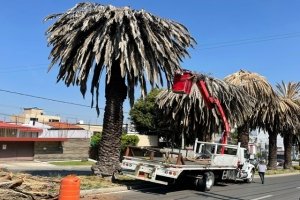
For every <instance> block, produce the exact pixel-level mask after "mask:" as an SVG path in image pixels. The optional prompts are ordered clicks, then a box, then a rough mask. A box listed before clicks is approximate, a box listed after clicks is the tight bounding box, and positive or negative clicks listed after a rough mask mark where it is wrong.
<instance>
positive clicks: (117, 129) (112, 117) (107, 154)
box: [92, 65, 127, 177]
mask: <svg viewBox="0 0 300 200" xmlns="http://www.w3.org/2000/svg"><path fill="white" fill-rule="evenodd" d="M106 79H107V77H106ZM126 94H127V87H126V85H125V81H124V78H122V77H121V73H120V67H119V66H116V65H114V66H113V67H112V75H111V80H110V82H109V84H108V85H107V86H106V88H105V97H106V106H105V111H104V119H103V125H104V126H103V132H102V138H101V141H100V144H99V160H98V162H97V163H96V164H95V165H93V166H92V171H93V172H94V174H96V175H99V176H102V177H107V176H109V177H110V176H112V175H113V173H114V172H116V171H117V170H119V169H120V160H119V158H120V148H121V135H122V125H123V103H124V100H125V98H126Z"/></svg>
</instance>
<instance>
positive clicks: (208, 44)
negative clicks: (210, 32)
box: [200, 32, 300, 46]
mask: <svg viewBox="0 0 300 200" xmlns="http://www.w3.org/2000/svg"><path fill="white" fill-rule="evenodd" d="M299 35H300V32H292V33H284V34H276V35H268V36H260V37H252V38H245V39H239V40H231V41H224V42H215V43H206V44H205V43H204V44H200V45H201V46H214V45H222V44H228V43H236V42H245V41H249V40H261V39H270V38H278V37H283V36H299Z"/></svg>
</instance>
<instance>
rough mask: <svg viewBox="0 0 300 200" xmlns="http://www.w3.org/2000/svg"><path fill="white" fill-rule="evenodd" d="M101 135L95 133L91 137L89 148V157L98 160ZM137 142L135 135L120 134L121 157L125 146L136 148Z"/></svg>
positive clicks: (137, 138)
mask: <svg viewBox="0 0 300 200" xmlns="http://www.w3.org/2000/svg"><path fill="white" fill-rule="evenodd" d="M101 136H102V133H100V132H97V133H95V134H94V135H93V136H92V137H91V146H90V151H89V157H90V158H92V159H94V160H98V149H99V143H100V140H101ZM138 142H139V137H138V136H136V135H127V134H122V137H121V155H123V154H124V151H125V149H126V147H127V146H136V145H137V144H138Z"/></svg>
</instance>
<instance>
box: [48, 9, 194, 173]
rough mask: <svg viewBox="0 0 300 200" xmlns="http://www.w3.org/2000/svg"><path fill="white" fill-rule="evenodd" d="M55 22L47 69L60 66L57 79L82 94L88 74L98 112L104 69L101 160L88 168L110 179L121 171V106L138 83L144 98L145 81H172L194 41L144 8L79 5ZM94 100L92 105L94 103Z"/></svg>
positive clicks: (181, 28)
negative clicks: (104, 102)
mask: <svg viewBox="0 0 300 200" xmlns="http://www.w3.org/2000/svg"><path fill="white" fill-rule="evenodd" d="M52 19H56V21H55V22H54V23H53V25H51V26H50V27H49V28H48V30H47V32H46V35H47V37H48V44H49V45H50V46H52V50H51V53H50V59H51V60H52V62H51V64H50V67H49V68H51V67H52V66H53V65H54V64H58V65H59V67H60V70H59V73H58V76H57V81H61V80H62V81H64V82H65V84H66V85H67V86H69V85H71V84H73V85H74V84H76V85H79V86H80V91H81V93H82V94H83V96H84V95H85V93H86V90H87V82H88V78H89V75H90V73H93V75H92V79H91V82H90V83H91V86H90V91H91V93H92V97H93V101H94V97H95V99H96V109H97V111H98V112H99V107H98V96H99V87H100V85H99V82H100V77H101V74H102V72H103V71H104V70H105V71H106V73H105V79H106V80H105V97H106V105H105V112H104V120H103V135H102V140H101V142H100V146H99V161H98V162H97V163H96V164H95V165H94V166H92V170H93V172H94V173H95V174H97V175H102V176H111V175H112V174H113V173H114V172H115V171H116V170H118V168H119V154H120V137H121V134H122V123H123V102H124V100H125V99H126V97H127V95H128V97H129V100H130V103H131V105H132V104H133V102H134V88H135V86H137V85H139V86H140V90H141V93H142V95H143V96H144V95H146V92H147V89H146V85H147V80H148V81H149V82H150V85H151V86H152V87H156V86H159V85H163V79H166V82H167V83H168V85H169V83H170V81H171V80H172V78H173V74H174V72H175V70H178V69H180V66H179V62H180V61H181V59H182V58H183V57H184V56H187V55H188V52H187V50H186V49H187V48H188V47H189V46H192V45H193V43H194V42H195V41H194V39H193V38H192V37H191V36H190V34H189V32H188V30H187V29H186V27H184V26H183V25H181V24H179V23H177V22H174V21H172V20H168V19H162V18H159V17H157V16H154V15H152V14H151V13H148V12H146V11H145V10H132V9H130V8H129V7H123V8H117V7H114V6H111V5H109V6H104V5H101V4H98V3H79V4H77V5H76V6H75V7H73V8H71V9H69V10H68V11H66V12H65V13H59V14H53V15H50V16H48V17H47V18H46V19H45V20H46V21H47V20H52ZM93 101H92V106H93V104H94V102H93Z"/></svg>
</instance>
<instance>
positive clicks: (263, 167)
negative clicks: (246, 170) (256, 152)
mask: <svg viewBox="0 0 300 200" xmlns="http://www.w3.org/2000/svg"><path fill="white" fill-rule="evenodd" d="M257 168H258V175H259V177H260V180H261V183H262V184H264V183H265V173H266V171H267V166H266V163H265V161H264V160H261V161H260V162H259V164H258V165H257Z"/></svg>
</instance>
